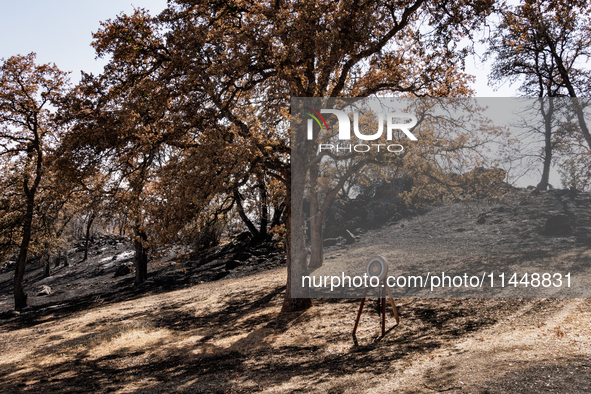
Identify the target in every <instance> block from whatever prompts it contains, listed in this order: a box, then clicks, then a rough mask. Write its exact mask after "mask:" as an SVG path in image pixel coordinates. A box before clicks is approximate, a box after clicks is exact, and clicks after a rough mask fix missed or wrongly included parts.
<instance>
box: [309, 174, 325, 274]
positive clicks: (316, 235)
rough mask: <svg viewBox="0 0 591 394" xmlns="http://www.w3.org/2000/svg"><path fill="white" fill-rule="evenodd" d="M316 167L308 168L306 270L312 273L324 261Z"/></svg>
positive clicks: (322, 219)
mask: <svg viewBox="0 0 591 394" xmlns="http://www.w3.org/2000/svg"><path fill="white" fill-rule="evenodd" d="M318 175H319V168H318V165H317V164H316V165H313V166H312V167H311V168H310V252H311V254H310V262H309V263H308V268H309V269H310V270H311V271H313V270H315V269H317V268H320V267H322V262H323V261H324V256H323V250H322V241H323V238H324V237H323V236H322V227H323V226H324V217H323V215H321V214H320V202H319V199H318Z"/></svg>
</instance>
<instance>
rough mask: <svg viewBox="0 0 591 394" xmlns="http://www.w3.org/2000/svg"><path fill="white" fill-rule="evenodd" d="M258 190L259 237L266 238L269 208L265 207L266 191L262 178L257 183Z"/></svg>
mask: <svg viewBox="0 0 591 394" xmlns="http://www.w3.org/2000/svg"><path fill="white" fill-rule="evenodd" d="M259 191H260V198H261V225H260V226H259V237H260V239H265V238H267V226H268V224H269V208H268V207H267V191H266V190H265V184H264V181H263V179H261V180H260V183H259Z"/></svg>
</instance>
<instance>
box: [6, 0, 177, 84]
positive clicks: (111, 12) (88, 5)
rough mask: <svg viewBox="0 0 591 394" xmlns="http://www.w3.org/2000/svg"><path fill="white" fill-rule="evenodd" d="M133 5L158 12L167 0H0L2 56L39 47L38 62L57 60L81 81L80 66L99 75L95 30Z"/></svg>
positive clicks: (100, 62)
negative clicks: (93, 41)
mask: <svg viewBox="0 0 591 394" xmlns="http://www.w3.org/2000/svg"><path fill="white" fill-rule="evenodd" d="M132 4H133V5H132ZM134 6H135V7H136V8H140V7H141V8H146V9H148V10H149V11H151V13H152V14H157V13H159V12H160V11H162V10H163V9H164V8H165V7H166V0H135V1H134V3H132V2H131V1H129V0H126V1H121V0H100V1H99V0H19V1H13V0H0V37H1V41H0V58H8V57H10V56H12V55H16V54H21V55H25V54H28V53H30V52H36V53H37V63H50V62H53V63H55V64H56V65H57V66H58V67H59V68H60V69H62V70H64V71H72V74H71V80H72V82H78V80H79V79H80V70H84V71H85V72H93V73H94V74H97V73H99V72H101V71H102V68H103V65H104V61H101V60H95V52H94V49H93V48H92V47H91V46H90V43H91V41H92V32H96V31H97V30H98V29H99V27H100V22H101V21H105V20H107V19H113V18H115V17H116V16H117V15H118V14H120V13H121V12H122V11H124V12H126V13H131V12H133V9H134Z"/></svg>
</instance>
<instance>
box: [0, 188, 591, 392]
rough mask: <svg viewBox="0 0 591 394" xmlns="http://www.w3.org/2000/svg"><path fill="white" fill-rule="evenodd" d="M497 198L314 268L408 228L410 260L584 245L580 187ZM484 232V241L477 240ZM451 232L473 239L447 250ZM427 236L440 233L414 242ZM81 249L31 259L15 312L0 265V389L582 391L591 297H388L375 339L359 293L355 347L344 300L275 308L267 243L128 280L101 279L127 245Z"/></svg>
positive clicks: (170, 263) (276, 272) (171, 259)
mask: <svg viewBox="0 0 591 394" xmlns="http://www.w3.org/2000/svg"><path fill="white" fill-rule="evenodd" d="M561 194H563V195H561ZM508 198H509V199H508V200H507V201H506V202H500V203H494V204H492V205H485V204H482V205H479V206H476V207H474V206H470V207H469V208H466V206H463V205H458V204H455V205H453V206H442V207H437V208H434V209H432V210H431V211H430V212H428V213H426V214H425V215H422V216H418V217H415V218H412V219H404V220H403V221H399V222H396V223H391V224H390V225H388V226H386V227H383V228H381V229H374V230H371V231H367V232H365V233H363V234H360V239H359V241H358V243H354V244H353V245H349V246H344V245H341V246H335V247H333V248H332V249H330V250H329V253H327V256H328V257H329V258H328V259H327V263H328V262H331V261H334V260H338V258H339V257H346V256H348V255H349V254H351V253H353V252H354V251H355V248H361V247H364V245H366V242H367V240H368V239H371V237H378V238H380V237H381V238H380V239H382V240H386V239H390V238H389V236H388V234H392V233H395V232H397V231H399V229H400V230H403V229H407V230H408V231H409V232H408V233H409V234H414V236H412V237H408V238H405V237H404V235H403V234H404V232H402V231H400V233H397V234H398V237H395V238H393V239H396V240H397V242H396V247H397V248H399V249H400V250H402V251H406V253H407V255H406V257H405V258H406V259H409V260H410V263H413V260H412V259H416V260H417V261H419V262H420V261H422V260H421V259H424V260H429V259H434V258H433V257H432V256H433V255H438V254H439V253H440V252H441V251H446V252H447V258H449V259H452V258H454V254H453V253H456V252H457V254H458V255H457V258H458V259H459V260H464V259H467V258H472V256H473V255H476V256H480V253H481V250H482V249H483V248H484V249H486V250H490V251H491V252H490V254H491V255H492V254H495V253H503V252H504V251H506V250H508V248H511V250H517V252H519V250H520V249H523V250H525V251H526V252H527V253H530V254H531V253H533V252H535V251H536V250H538V246H537V245H539V247H540V248H542V252H544V253H546V252H548V250H545V249H543V247H544V245H546V246H545V247H547V248H549V250H550V251H551V250H558V252H557V253H563V252H561V250H562V249H561V246H564V249H565V251H566V252H569V251H572V250H581V251H582V252H581V253H583V251H587V252H588V250H589V243H588V240H589V221H588V219H589V216H585V215H588V207H589V195H588V194H578V195H576V196H575V198H574V201H571V200H568V201H563V199H564V198H565V192H563V191H549V192H545V193H540V194H537V195H535V194H531V193H529V192H526V191H518V193H517V194H515V195H513V196H508ZM566 198H569V197H568V196H566ZM476 208H477V209H476ZM565 210H566V212H572V213H573V215H572V216H569V218H570V219H571V220H570V224H571V230H570V233H568V231H567V233H564V234H546V229H545V223H546V220H547V218H548V217H550V216H552V215H554V213H559V214H563V213H564V212H565ZM483 213H484V214H485V215H486V217H485V222H484V223H483V224H478V223H477V220H478V219H479V216H480V215H481V214H483ZM567 215H570V214H569V213H567ZM516 218H517V219H519V220H517V219H516ZM525 220H527V221H525ZM403 224H404V227H402V225H403ZM437 228H446V229H448V230H450V229H451V234H450V233H449V231H448V232H446V233H441V232H440V231H437ZM419 229H422V230H421V231H418V230H419ZM457 229H463V230H461V231H456V230H457ZM483 232H486V233H487V234H490V236H491V238H487V239H486V240H483V239H482V234H483ZM513 232H514V233H513ZM551 232H552V231H551ZM471 234H472V235H471ZM526 234H527V236H526ZM463 236H466V237H471V240H472V241H471V242H464V243H463V244H462V243H460V246H462V245H463V246H462V247H458V246H457V245H455V244H454V243H455V242H462V241H461V240H462V239H465V238H463ZM417 239H420V240H422V241H421V242H417ZM432 239H436V240H438V242H436V243H435V244H434V245H432V246H427V245H426V243H425V242H423V241H424V240H432ZM101 242H102V243H103V244H101ZM111 242H114V243H111ZM475 245H476V246H475ZM507 245H509V246H507ZM528 245H529V246H528ZM548 245H550V246H548ZM94 246H95V247H96V249H94V250H93V253H94V254H93V255H92V258H91V259H90V260H89V261H88V262H84V263H79V260H77V257H76V256H72V257H71V258H70V262H71V264H72V267H68V268H66V267H61V268H57V269H54V270H52V277H51V278H47V279H43V280H41V278H40V275H41V273H42V268H41V267H35V266H31V267H30V268H29V271H28V273H27V279H28V282H27V288H28V290H29V294H31V295H30V297H31V304H32V305H33V306H32V308H31V309H30V310H28V311H24V312H23V313H22V314H19V315H15V314H14V313H11V312H10V309H11V301H12V300H11V298H10V294H9V287H10V284H9V283H8V281H9V280H11V272H3V273H2V276H1V278H0V279H1V286H2V287H1V293H2V297H3V298H2V299H1V300H2V304H1V305H0V308H2V311H3V313H2V315H1V318H0V354H1V357H0V387H1V388H2V389H1V390H0V391H2V392H6V393H21V392H31V393H38V392H46V393H47V392H50V393H64V392H65V393H82V392H96V393H169V392H180V393H220V394H222V393H224V394H226V393H251V392H262V393H294V392H306V393H308V392H309V393H351V394H353V393H354V394H357V393H394V392H396V393H437V392H449V393H514V392H515V393H517V392H519V393H565V392H568V393H588V392H591V377H590V376H591V374H590V372H591V302H590V300H589V299H584V298H578V299H555V298H510V299H507V298H447V299H441V298H396V300H395V301H396V305H397V309H398V313H399V315H400V324H398V325H395V322H394V318H393V317H392V312H391V311H390V306H389V305H388V309H387V310H388V312H387V316H386V324H387V332H386V335H385V336H384V337H380V316H379V315H378V313H377V309H378V308H377V304H376V300H373V299H370V300H368V301H367V302H366V307H365V309H364V311H363V314H362V315H361V321H360V325H359V329H358V332H357V339H358V344H357V345H356V344H355V343H354V342H353V338H352V336H351V332H352V328H353V323H354V321H355V317H356V315H357V311H358V307H359V300H358V299H322V300H315V301H314V305H313V307H312V308H311V309H309V310H307V311H305V312H299V313H291V314H283V313H281V312H280V310H281V306H282V303H283V295H284V291H285V283H286V271H285V269H284V268H275V269H268V267H271V266H272V265H273V264H277V265H281V264H283V256H282V255H281V253H280V251H278V250H276V249H275V248H274V247H273V245H271V244H264V245H262V246H261V245H260V246H257V247H251V246H247V245H245V244H244V243H240V242H235V243H230V244H228V245H224V246H222V247H219V248H217V249H213V250H211V251H208V252H207V253H200V254H190V253H187V252H186V251H184V250H172V251H171V252H170V255H168V256H165V257H164V258H162V259H159V260H154V261H152V262H151V263H150V266H149V270H150V274H151V278H150V280H149V281H148V283H147V284H146V285H143V286H140V287H134V286H133V276H132V274H128V275H127V276H123V277H118V278H113V274H114V272H115V270H116V268H117V267H118V266H121V265H122V264H126V259H128V258H129V257H128V256H130V255H129V254H128V253H129V252H130V248H129V246H128V245H127V243H125V242H124V241H123V240H116V239H108V238H105V239H103V240H102V241H101V240H97V241H96V245H94ZM477 246H478V247H477ZM102 248H106V249H104V250H102V251H101V249H102ZM585 248H586V249H585ZM413 250H414V252H415V253H410V252H411V251H413ZM99 251H100V252H101V253H100V254H96V253H97V252H99ZM466 251H467V252H466ZM473 251H475V252H473ZM499 251H500V252H499ZM76 253H80V252H76ZM512 253H513V252H512ZM585 253H586V252H585ZM113 256H118V257H117V259H115V260H113ZM333 256H334V257H333ZM585 256H586V255H583V257H581V258H585ZM330 257H332V258H330ZM109 258H110V260H109ZM119 260H120V261H119ZM77 261H78V262H77ZM392 261H395V260H394V259H393V260H392ZM585 261H587V262H588V260H585ZM114 262H117V263H116V264H113V263H114ZM393 269H394V267H393ZM40 282H42V283H48V284H49V286H50V287H51V286H53V287H52V295H49V296H36V295H33V294H32V293H33V292H34V291H33V289H35V288H36V287H37V286H39V284H40ZM52 297H53V298H52Z"/></svg>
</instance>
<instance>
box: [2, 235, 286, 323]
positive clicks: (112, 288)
mask: <svg viewBox="0 0 591 394" xmlns="http://www.w3.org/2000/svg"><path fill="white" fill-rule="evenodd" d="M83 245H84V242H83V241H79V242H76V243H75V245H74V248H73V249H71V250H69V251H68V263H69V265H68V266H66V265H65V264H64V262H63V261H62V262H61V263H60V265H59V266H58V267H55V266H54V264H53V263H52V264H51V270H50V274H51V276H49V277H47V278H44V277H43V274H44V269H43V265H42V264H41V263H39V262H33V263H29V264H28V265H27V267H26V274H25V279H24V285H25V292H26V293H27V294H28V304H29V307H30V308H27V309H26V310H24V311H20V312H14V311H12V309H13V306H14V299H13V295H12V288H13V287H12V281H13V278H14V262H5V263H4V264H3V265H1V266H0V268H1V270H0V319H9V318H13V317H14V316H17V315H22V316H29V315H30V316H34V315H37V314H39V313H49V312H51V311H53V310H55V309H59V310H62V311H63V312H67V311H75V310H81V309H84V308H86V307H88V306H92V305H93V304H95V303H96V302H105V301H108V302H112V301H116V300H121V299H126V298H130V297H131V298H135V297H140V296H143V295H147V294H153V293H160V292H166V291H171V290H175V289H180V288H184V287H189V286H194V285H196V284H200V283H206V282H212V281H216V280H220V279H222V278H226V277H227V278H240V277H243V276H247V275H252V274H253V273H256V272H261V271H265V270H269V269H272V268H277V267H282V266H285V253H284V252H283V250H282V249H280V248H278V247H277V245H276V242H273V241H267V242H259V243H256V244H252V243H250V242H249V238H248V237H245V236H242V237H239V238H238V239H235V240H233V241H232V242H229V243H226V244H224V245H221V246H218V247H215V248H211V249H209V250H205V251H200V252H190V251H189V250H188V248H186V247H173V248H171V249H170V250H169V251H168V252H167V253H166V254H165V255H164V256H161V257H159V258H154V259H152V260H151V261H149V262H148V276H149V277H148V280H147V281H146V283H144V284H142V285H141V286H134V271H133V270H134V269H133V258H134V250H133V247H132V245H131V242H129V240H128V239H127V238H125V237H119V236H115V235H108V234H107V235H97V236H95V237H93V239H92V242H91V244H90V248H89V252H88V259H87V260H86V261H83V256H84V248H83ZM117 270H120V273H119V274H116V272H117ZM46 286H48V287H49V289H50V290H49V292H50V294H46V293H47V291H44V290H45V287H46Z"/></svg>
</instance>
